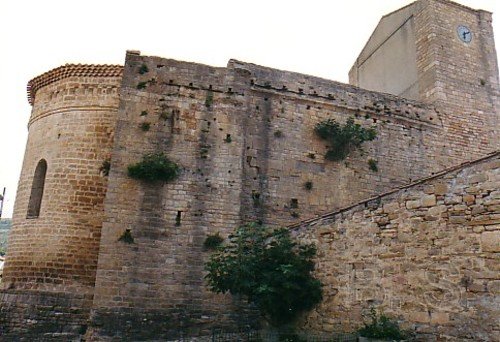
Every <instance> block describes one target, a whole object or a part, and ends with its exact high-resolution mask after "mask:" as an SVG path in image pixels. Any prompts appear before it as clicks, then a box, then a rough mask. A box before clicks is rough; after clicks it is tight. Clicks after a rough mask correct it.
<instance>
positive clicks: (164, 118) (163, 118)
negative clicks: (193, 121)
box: [160, 111, 170, 121]
mask: <svg viewBox="0 0 500 342" xmlns="http://www.w3.org/2000/svg"><path fill="white" fill-rule="evenodd" d="M169 118H170V115H168V113H167V112H166V111H163V112H161V113H160V119H162V120H164V121H167V120H168V119H169Z"/></svg>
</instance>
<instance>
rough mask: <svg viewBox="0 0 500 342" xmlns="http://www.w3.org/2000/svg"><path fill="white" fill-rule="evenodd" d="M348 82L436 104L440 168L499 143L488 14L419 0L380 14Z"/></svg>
mask: <svg viewBox="0 0 500 342" xmlns="http://www.w3.org/2000/svg"><path fill="white" fill-rule="evenodd" d="M349 80H350V83H351V84H353V85H356V86H359V87H361V88H366V89H369V90H374V91H381V92H387V93H391V94H394V95H398V96H402V97H406V98H411V99H415V100H419V101H422V102H426V103H430V104H433V105H435V106H436V108H437V109H438V110H439V112H440V124H441V127H442V129H443V134H442V137H443V140H442V141H439V142H436V144H441V145H442V146H440V147H441V151H442V155H440V156H435V157H436V158H438V159H441V161H442V162H443V164H444V165H449V164H451V163H456V162H457V161H463V160H469V159H472V158H474V157H477V156H480V155H483V154H485V153H488V152H490V151H493V150H497V149H498V148H500V140H499V139H498V136H499V135H500V130H499V127H500V117H499V114H498V109H499V99H498V94H499V78H498V63H497V58H496V51H495V43H494V38H493V27H492V13H490V12H487V11H483V10H475V9H472V8H469V7H466V6H463V5H460V4H458V3H455V2H451V1H448V0H418V1H416V2H414V3H412V4H410V5H408V6H406V7H403V8H401V9H399V10H397V11H395V12H392V13H389V14H387V15H385V16H384V17H382V19H381V20H380V22H379V24H378V26H377V28H376V29H375V31H374V32H373V34H372V36H371V37H370V39H369V40H368V42H367V44H366V45H365V47H364V49H363V51H362V52H361V54H360V55H359V57H358V58H357V60H356V62H355V63H354V65H353V67H352V68H351V71H350V72H349Z"/></svg>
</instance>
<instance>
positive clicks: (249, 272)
mask: <svg viewBox="0 0 500 342" xmlns="http://www.w3.org/2000/svg"><path fill="white" fill-rule="evenodd" d="M315 254H316V248H315V246H314V245H312V244H300V243H298V242H296V241H294V240H293V239H292V238H291V236H290V232H289V231H288V230H287V229H275V230H270V229H268V228H266V227H265V226H262V225H258V224H256V223H253V224H248V225H245V226H241V227H239V228H237V229H236V231H235V232H234V233H233V234H232V235H230V236H229V243H228V244H226V245H225V246H223V247H221V248H219V250H218V251H217V252H215V253H214V254H213V255H212V256H211V257H210V260H209V261H208V262H207V263H206V264H205V269H206V270H207V271H208V274H207V275H206V276H205V279H206V280H207V282H208V286H209V287H210V289H211V291H213V292H216V293H227V292H229V293H231V294H233V295H241V296H243V297H244V298H246V299H247V300H248V301H249V302H250V303H254V304H255V305H256V306H257V307H258V308H259V310H260V312H261V314H262V315H263V316H264V317H265V318H266V319H268V320H269V322H270V323H271V324H273V325H275V326H280V325H283V324H286V323H289V322H291V321H293V319H294V318H296V317H297V315H298V314H299V313H301V312H303V311H306V310H310V309H312V308H313V307H314V305H316V304H317V303H319V302H320V301H321V298H322V290H321V283H320V282H319V280H317V279H315V278H314V277H313V275H312V271H313V269H314V261H313V258H314V255H315Z"/></svg>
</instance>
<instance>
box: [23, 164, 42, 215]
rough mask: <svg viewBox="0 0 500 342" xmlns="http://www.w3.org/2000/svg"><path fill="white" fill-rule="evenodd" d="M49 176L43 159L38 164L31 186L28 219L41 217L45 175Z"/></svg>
mask: <svg viewBox="0 0 500 342" xmlns="http://www.w3.org/2000/svg"><path fill="white" fill-rule="evenodd" d="M46 174H47V162H46V161H45V159H42V160H40V161H39V162H38V165H37V166H36V169H35V176H34V177H33V184H32V185H31V195H30V200H29V203H28V214H27V215H26V218H37V217H38V216H39V215H40V207H41V205H42V197H43V188H44V186H45V175H46Z"/></svg>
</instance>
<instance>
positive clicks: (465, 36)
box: [457, 25, 472, 43]
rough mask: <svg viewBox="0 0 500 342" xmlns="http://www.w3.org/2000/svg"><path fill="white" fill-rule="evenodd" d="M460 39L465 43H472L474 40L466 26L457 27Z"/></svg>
mask: <svg viewBox="0 0 500 342" xmlns="http://www.w3.org/2000/svg"><path fill="white" fill-rule="evenodd" d="M457 34H458V38H460V40H461V41H463V42H464V43H470V42H471V40H472V31H471V30H470V29H469V28H468V27H467V26H464V25H459V26H458V27H457Z"/></svg>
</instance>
